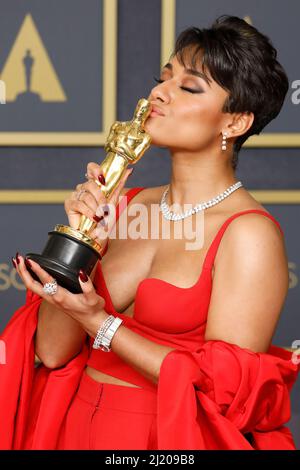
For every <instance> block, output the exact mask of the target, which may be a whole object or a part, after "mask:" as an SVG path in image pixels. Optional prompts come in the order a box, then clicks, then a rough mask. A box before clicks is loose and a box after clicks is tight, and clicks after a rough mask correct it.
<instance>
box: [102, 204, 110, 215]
mask: <svg viewBox="0 0 300 470" xmlns="http://www.w3.org/2000/svg"><path fill="white" fill-rule="evenodd" d="M103 213H104V215H108V214H109V206H108V205H107V204H105V206H103Z"/></svg>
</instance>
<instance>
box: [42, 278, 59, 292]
mask: <svg viewBox="0 0 300 470" xmlns="http://www.w3.org/2000/svg"><path fill="white" fill-rule="evenodd" d="M43 291H44V292H45V294H48V295H54V294H56V292H57V281H56V279H54V280H53V281H52V282H46V284H44V286H43Z"/></svg>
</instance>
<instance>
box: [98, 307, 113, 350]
mask: <svg viewBox="0 0 300 470" xmlns="http://www.w3.org/2000/svg"><path fill="white" fill-rule="evenodd" d="M114 319H115V317H114V316H113V315H109V317H107V319H106V320H105V321H104V322H103V323H102V325H101V327H100V328H99V330H98V331H97V335H96V337H95V341H94V344H93V348H94V349H99V348H100V344H101V341H102V337H103V335H104V333H105V331H106V330H107V329H108V328H109V326H110V325H111V324H112V322H113V321H114Z"/></svg>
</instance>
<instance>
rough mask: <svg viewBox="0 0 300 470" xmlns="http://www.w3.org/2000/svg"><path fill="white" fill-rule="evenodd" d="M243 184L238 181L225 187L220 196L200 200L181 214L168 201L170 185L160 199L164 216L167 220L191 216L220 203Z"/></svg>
mask: <svg viewBox="0 0 300 470" xmlns="http://www.w3.org/2000/svg"><path fill="white" fill-rule="evenodd" d="M241 186H243V183H242V182H241V181H238V182H237V183H235V184H233V185H232V186H230V187H229V188H227V189H225V191H223V192H222V193H220V194H219V195H218V196H216V197H214V198H212V199H210V200H209V201H207V202H200V203H199V204H196V206H194V207H192V208H191V209H189V210H187V211H185V212H182V213H181V214H177V213H175V212H172V211H171V210H170V208H169V206H168V204H167V203H166V196H167V194H168V192H169V188H170V185H169V186H168V187H167V189H166V190H165V191H164V193H163V195H162V198H161V201H160V209H161V211H162V213H163V216H164V218H165V219H167V220H181V219H185V218H186V217H189V216H190V215H193V214H195V213H196V212H199V211H201V210H203V209H208V208H209V207H212V206H214V205H215V204H218V202H221V201H223V199H225V198H226V197H227V196H229V195H230V194H231V193H233V191H235V190H236V189H238V188H240V187H241Z"/></svg>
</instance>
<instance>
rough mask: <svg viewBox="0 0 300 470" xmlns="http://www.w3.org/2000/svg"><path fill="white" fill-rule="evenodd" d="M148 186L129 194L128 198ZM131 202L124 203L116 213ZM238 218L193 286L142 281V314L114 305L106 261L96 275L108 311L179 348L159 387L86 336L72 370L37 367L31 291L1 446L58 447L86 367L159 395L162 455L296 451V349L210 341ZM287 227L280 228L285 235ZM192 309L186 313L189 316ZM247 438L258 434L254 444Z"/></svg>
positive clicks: (7, 372) (14, 329)
mask: <svg viewBox="0 0 300 470" xmlns="http://www.w3.org/2000/svg"><path fill="white" fill-rule="evenodd" d="M142 189H143V188H133V189H131V190H129V192H128V193H127V202H129V200H130V199H131V198H132V197H134V195H136V194H137V193H138V192H139V191H140V190H142ZM125 206H126V198H123V200H122V202H121V203H120V205H119V206H118V210H117V215H119V214H120V213H121V211H122V210H123V209H124V208H125ZM249 212H255V213H260V214H262V215H264V216H267V217H269V218H271V219H272V220H273V221H274V222H275V223H276V224H277V226H278V228H279V229H280V230H281V227H280V225H279V223H278V222H277V221H276V220H275V219H274V217H273V216H271V215H270V214H268V213H267V212H265V211H261V210H247V211H243V212H239V213H236V214H234V215H233V216H231V217H230V218H229V219H227V220H226V221H225V222H224V224H223V225H222V227H221V228H220V230H219V231H218V233H217V235H216V237H215V238H214V240H213V242H212V244H211V246H210V247H209V249H208V251H207V254H206V257H205V261H204V264H203V267H202V271H201V274H200V276H199V279H198V281H197V282H196V284H195V285H194V286H192V287H190V288H180V287H177V286H174V285H172V284H170V283H168V282H165V281H163V280H160V279H155V278H149V279H145V280H143V281H142V282H141V283H140V284H139V285H138V288H137V292H136V298H135V309H134V317H133V318H130V317H128V316H125V315H122V314H121V313H119V312H117V311H116V310H115V309H114V306H113V303H112V300H111V297H110V295H109V291H108V289H107V286H106V283H105V279H104V277H103V273H102V271H101V264H100V263H99V265H98V270H97V273H96V277H95V285H96V288H97V292H98V293H99V295H101V296H102V297H104V299H105V309H106V311H107V312H108V313H113V314H114V315H116V316H120V317H121V318H122V319H123V321H124V325H125V326H126V327H128V328H130V329H132V330H133V331H135V332H136V333H138V334H141V335H142V336H144V337H146V338H148V339H150V340H152V341H155V342H157V343H159V344H164V345H168V346H170V347H173V348H175V350H174V351H171V352H170V353H169V354H168V355H167V356H166V358H165V359H164V361H163V363H162V366H161V370H160V377H159V383H158V385H157V386H156V385H155V384H153V383H152V382H150V381H149V380H147V379H146V378H144V377H143V376H142V375H141V374H139V373H138V372H137V371H135V370H134V369H132V368H131V367H130V366H129V365H128V364H126V363H125V362H124V361H122V360H121V359H120V358H119V357H118V356H117V355H116V354H115V353H114V352H113V351H111V352H110V353H104V352H102V351H99V350H94V349H92V347H91V346H92V343H93V338H90V339H89V340H87V342H86V344H85V345H84V347H83V349H82V351H81V353H80V354H78V355H77V356H76V357H75V358H74V359H73V360H71V361H70V362H69V363H68V364H66V366H64V367H62V368H59V369H55V370H49V369H47V368H45V367H44V366H43V365H41V366H39V367H38V368H37V369H34V366H33V364H34V342H33V340H34V334H35V330H36V326H37V313H38V308H39V305H40V302H41V299H40V298H39V297H38V296H36V295H33V294H32V293H31V292H28V293H27V298H26V304H25V305H24V306H23V307H21V308H20V309H19V310H17V312H15V314H14V315H13V316H12V318H11V320H10V322H9V323H8V325H7V327H6V329H5V330H4V333H3V335H2V339H3V340H4V341H5V342H6V345H7V364H6V365H5V366H1V365H0V367H1V369H0V404H1V403H2V404H3V403H4V404H5V406H0V423H1V424H0V448H1V449H24V448H27V449H28V448H30V449H55V448H56V446H57V442H58V439H59V434H60V430H61V427H62V423H63V420H64V417H65V416H66V413H67V411H68V408H69V406H70V403H71V401H72V399H73V397H74V394H75V393H76V390H77V388H78V384H79V382H80V378H81V375H82V373H83V370H84V369H85V367H86V365H90V366H91V367H94V368H96V369H98V370H101V371H103V372H106V373H108V374H110V375H113V376H115V377H118V378H120V379H122V380H126V381H128V382H131V383H134V384H136V385H139V386H142V387H144V388H150V389H152V390H154V389H156V390H157V443H158V449H176V450H177V449H205V450H221V449H241V450H252V449H261V450H271V449H272V450H275V449H276V450H277V449H280V450H295V448H296V447H295V443H294V440H293V437H292V434H291V432H290V430H289V429H288V427H287V426H285V424H286V423H287V422H288V421H289V419H290V416H291V405H290V391H291V388H292V386H293V384H294V383H295V381H296V379H297V376H298V373H299V370H300V365H299V364H297V363H295V361H292V353H291V352H289V351H287V350H285V349H283V348H280V347H277V346H275V345H271V347H270V348H269V350H268V352H267V353H255V352H253V351H251V350H248V349H245V348H240V347H239V346H237V345H235V344H230V343H227V342H224V341H219V340H211V341H204V332H205V324H206V318H207V311H208V307H209V301H210V294H211V288H212V277H211V269H212V266H213V262H214V258H215V255H216V252H217V249H218V246H219V243H220V241H221V238H222V235H223V233H224V231H225V230H226V227H227V226H228V224H229V223H230V222H231V221H232V220H234V219H235V218H236V217H238V216H241V215H243V214H246V213H249ZM281 231H282V230H281ZM183 312H184V314H183ZM245 435H248V436H251V443H250V441H249V439H246V438H245Z"/></svg>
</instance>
